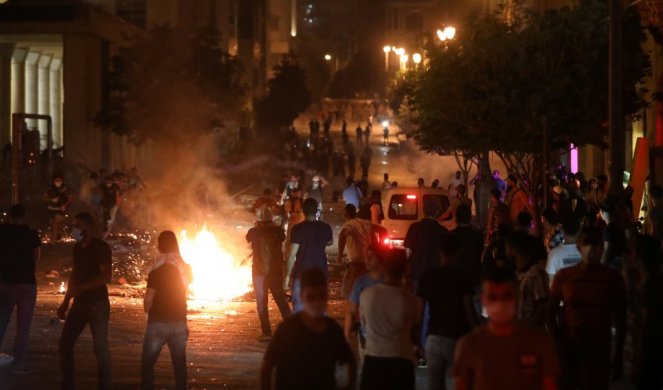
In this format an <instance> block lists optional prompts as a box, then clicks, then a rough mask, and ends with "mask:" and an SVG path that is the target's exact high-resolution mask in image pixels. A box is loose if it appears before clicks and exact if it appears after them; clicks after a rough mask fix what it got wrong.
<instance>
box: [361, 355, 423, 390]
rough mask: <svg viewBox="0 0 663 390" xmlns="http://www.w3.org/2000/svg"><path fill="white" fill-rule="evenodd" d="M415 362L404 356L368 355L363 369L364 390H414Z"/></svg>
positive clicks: (362, 384)
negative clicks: (384, 356) (383, 356)
mask: <svg viewBox="0 0 663 390" xmlns="http://www.w3.org/2000/svg"><path fill="white" fill-rule="evenodd" d="M414 386H415V379H414V364H413V363H412V361H411V360H408V359H403V358H382V357H375V356H370V355H367V356H366V357H365V358H364V367H363V368H362V370H361V389H362V390H414Z"/></svg>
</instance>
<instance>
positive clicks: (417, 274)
mask: <svg viewBox="0 0 663 390" xmlns="http://www.w3.org/2000/svg"><path fill="white" fill-rule="evenodd" d="M439 213H440V202H439V200H437V198H433V197H427V198H424V215H425V217H426V218H424V219H422V220H421V221H419V222H415V223H413V224H412V225H410V228H409V229H408V231H407V233H406V235H405V241H404V243H403V245H404V246H405V248H406V249H407V251H408V253H409V256H408V262H409V263H410V282H411V283H412V284H413V286H414V287H415V288H414V290H415V291H416V285H417V284H418V283H419V279H420V278H421V276H422V275H424V274H425V273H426V272H427V271H429V270H431V269H433V268H435V267H437V266H438V265H439V264H440V257H439V255H438V246H439V245H440V242H441V241H442V239H443V238H444V236H445V235H446V234H447V232H448V231H447V229H446V228H445V227H444V226H442V225H440V224H439V223H438V222H437V220H436V219H435V218H436V217H437V215H438V214H439Z"/></svg>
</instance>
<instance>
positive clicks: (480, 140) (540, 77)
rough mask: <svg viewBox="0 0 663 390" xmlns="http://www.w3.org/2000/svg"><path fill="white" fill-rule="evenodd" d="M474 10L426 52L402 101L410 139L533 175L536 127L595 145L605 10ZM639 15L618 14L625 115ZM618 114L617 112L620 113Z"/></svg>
mask: <svg viewBox="0 0 663 390" xmlns="http://www.w3.org/2000/svg"><path fill="white" fill-rule="evenodd" d="M503 15H504V13H503V10H498V11H497V12H494V13H484V14H474V15H472V16H470V17H469V18H467V19H466V20H465V21H464V22H463V23H462V24H461V25H460V26H458V34H457V35H456V38H455V39H454V40H453V41H448V42H445V44H440V43H435V44H431V45H430V47H429V48H428V56H429V66H428V67H427V68H426V69H425V70H424V71H422V72H421V74H420V75H418V82H417V83H416V87H415V88H414V91H413V93H412V96H411V99H409V100H408V101H409V102H410V104H411V105H412V107H411V108H412V111H413V112H414V113H415V115H414V118H413V120H414V121H415V127H414V130H413V133H412V135H413V136H414V138H415V139H416V141H417V142H418V143H419V145H420V146H421V147H422V148H423V149H424V150H427V151H430V152H436V153H442V154H452V153H463V154H464V155H468V156H477V155H480V154H483V153H485V152H487V151H494V152H495V153H497V154H498V155H499V156H500V157H501V158H502V159H503V160H504V162H505V163H506V165H507V167H508V168H509V169H510V170H511V171H512V172H513V173H516V174H520V175H523V176H526V177H528V178H529V179H530V181H535V179H536V178H535V177H533V176H536V175H537V174H538V173H540V171H539V169H538V168H539V167H540V165H539V164H540V162H541V161H540V159H541V151H542V148H543V147H542V146H543V135H544V128H546V127H547V130H548V132H549V134H550V143H551V145H552V147H553V148H568V146H569V144H570V143H573V144H575V145H586V144H594V145H603V144H604V143H605V141H604V140H605V135H606V134H607V119H608V61H607V59H608V19H607V15H608V10H607V7H606V5H605V4H604V2H601V1H598V0H581V1H578V2H577V3H575V4H574V5H573V6H571V7H563V8H559V9H552V10H549V11H546V12H544V13H535V12H531V11H528V10H526V9H523V8H517V9H516V10H515V12H514V13H513V14H512V15H513V16H512V18H510V20H509V21H508V22H507V21H506V20H505V18H504V16H503ZM644 40H645V34H644V32H643V28H642V25H641V23H640V19H639V16H638V14H637V12H636V11H635V10H632V9H631V10H629V11H628V13H627V15H626V16H625V19H624V47H623V56H624V64H626V67H625V69H624V85H625V86H626V88H625V90H624V93H623V96H624V108H625V110H624V112H625V115H628V116H631V115H633V114H635V113H637V111H638V110H639V109H641V108H642V107H643V106H644V105H645V104H646V102H644V101H643V100H642V97H641V96H642V95H643V94H641V93H639V91H638V90H637V88H638V85H639V84H640V82H641V81H643V80H644V78H645V77H647V76H648V75H649V74H650V73H651V65H650V60H649V57H648V55H647V53H645V52H644V50H643V49H642V43H643V41H644ZM625 120H626V118H625Z"/></svg>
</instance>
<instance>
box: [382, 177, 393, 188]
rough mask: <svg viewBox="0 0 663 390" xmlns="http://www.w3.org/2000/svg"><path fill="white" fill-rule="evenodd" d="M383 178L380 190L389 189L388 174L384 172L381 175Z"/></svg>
mask: <svg viewBox="0 0 663 390" xmlns="http://www.w3.org/2000/svg"><path fill="white" fill-rule="evenodd" d="M383 178H384V180H383V181H382V190H383V191H386V190H389V189H391V182H390V181H389V174H388V173H385V174H384V175H383Z"/></svg>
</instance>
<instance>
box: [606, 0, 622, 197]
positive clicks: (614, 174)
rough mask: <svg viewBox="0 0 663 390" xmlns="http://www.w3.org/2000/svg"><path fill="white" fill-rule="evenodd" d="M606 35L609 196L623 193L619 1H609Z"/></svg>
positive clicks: (620, 19) (620, 13)
mask: <svg viewBox="0 0 663 390" xmlns="http://www.w3.org/2000/svg"><path fill="white" fill-rule="evenodd" d="M609 12H610V35H609V39H610V41H609V49H610V52H609V59H608V68H609V76H608V78H609V102H610V103H609V108H608V110H609V115H608V122H609V140H608V141H609V143H610V189H609V191H608V192H609V193H610V194H611V195H613V196H619V195H621V193H622V191H623V184H622V182H623V180H624V179H623V178H624V168H625V167H624V161H625V159H626V154H625V151H624V149H625V147H626V146H625V141H626V140H625V137H626V129H625V127H626V123H625V119H624V108H623V104H624V103H623V102H624V98H623V91H624V86H623V84H624V80H623V78H624V75H623V66H622V51H623V50H622V49H623V43H622V41H623V37H622V31H623V22H624V18H623V15H624V7H623V6H622V2H621V0H610V11H609Z"/></svg>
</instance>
